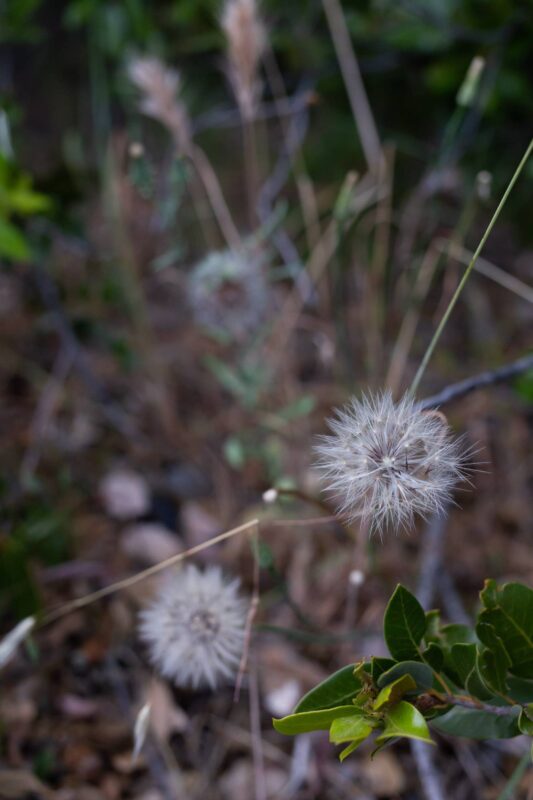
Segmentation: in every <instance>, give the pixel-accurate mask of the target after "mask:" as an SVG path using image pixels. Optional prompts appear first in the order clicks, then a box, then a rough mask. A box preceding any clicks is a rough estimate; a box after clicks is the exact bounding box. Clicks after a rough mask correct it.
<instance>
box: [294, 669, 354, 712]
mask: <svg viewBox="0 0 533 800" xmlns="http://www.w3.org/2000/svg"><path fill="white" fill-rule="evenodd" d="M355 666H356V665H355V664H350V665H348V666H347V667H343V668H342V669H339V670H337V672H334V673H333V675H330V676H329V678H326V680H325V681H322V683H319V684H318V686H315V687H314V689H311V691H309V692H307V694H306V695H304V696H303V697H302V699H301V700H300V702H299V703H298V705H297V706H296V708H295V709H294V713H295V714H300V713H302V712H304V711H316V710H318V709H323V708H332V707H333V706H341V705H344V704H345V703H346V702H347V701H349V700H351V699H352V698H353V697H355V695H356V694H357V692H358V691H359V690H360V689H361V687H362V684H361V681H360V680H359V679H358V678H356V677H355V675H354V669H355Z"/></svg>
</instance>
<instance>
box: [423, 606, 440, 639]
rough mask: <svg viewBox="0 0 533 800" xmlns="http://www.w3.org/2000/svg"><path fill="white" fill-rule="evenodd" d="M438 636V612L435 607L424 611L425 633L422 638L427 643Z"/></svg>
mask: <svg viewBox="0 0 533 800" xmlns="http://www.w3.org/2000/svg"><path fill="white" fill-rule="evenodd" d="M439 637H440V612H439V611H438V610H437V609H432V610H431V611H426V633H425V635H424V638H425V640H426V642H427V644H429V643H430V642H437V641H438V640H439Z"/></svg>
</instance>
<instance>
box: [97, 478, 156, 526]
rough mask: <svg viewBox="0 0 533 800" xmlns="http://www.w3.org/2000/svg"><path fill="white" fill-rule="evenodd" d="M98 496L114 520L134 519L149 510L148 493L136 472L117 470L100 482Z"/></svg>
mask: <svg viewBox="0 0 533 800" xmlns="http://www.w3.org/2000/svg"><path fill="white" fill-rule="evenodd" d="M99 494H100V497H101V499H102V503H103V505H104V508H105V510H106V511H107V513H108V514H109V516H111V517H114V518H115V519H135V518H136V517H141V516H142V515H143V514H146V512H147V511H148V509H149V508H150V491H149V489H148V485H147V483H146V481H145V480H144V478H143V477H142V476H141V475H139V474H138V473H137V472H133V471H132V470H127V469H117V470H113V471H112V472H109V473H108V474H107V475H106V476H105V477H104V478H103V480H102V481H101V483H100V487H99Z"/></svg>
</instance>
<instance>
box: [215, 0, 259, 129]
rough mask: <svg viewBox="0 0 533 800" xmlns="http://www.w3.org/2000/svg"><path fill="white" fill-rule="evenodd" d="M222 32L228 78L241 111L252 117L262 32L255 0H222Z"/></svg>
mask: <svg viewBox="0 0 533 800" xmlns="http://www.w3.org/2000/svg"><path fill="white" fill-rule="evenodd" d="M221 26H222V30H223V32H224V34H225V36H226V41H227V50H228V61H229V78H230V81H231V85H232V87H233V91H234V92H235V97H236V99H237V103H238V104H239V108H240V110H241V114H242V116H243V117H244V119H247V120H250V119H253V117H254V115H255V111H256V104H257V98H258V94H259V80H258V71H259V63H260V61H261V56H262V54H263V52H264V49H265V43H266V34H265V29H264V26H263V23H262V21H261V18H260V16H259V13H258V8H257V3H256V1H255V0H226V3H225V4H224V8H223V11H222V18H221Z"/></svg>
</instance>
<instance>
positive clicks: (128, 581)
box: [37, 519, 259, 628]
mask: <svg viewBox="0 0 533 800" xmlns="http://www.w3.org/2000/svg"><path fill="white" fill-rule="evenodd" d="M258 525H259V520H257V519H251V520H250V521H249V522H245V523H244V524H243V525H239V526H238V527H237V528H232V529H231V530H229V531H226V532H225V533H221V534H219V535H218V536H213V538H211V539H208V540H207V541H206V542H202V543H201V544H197V545H195V547H190V548H189V549H188V550H185V551H184V552H183V553H177V554H176V555H175V556H171V557H170V558H167V559H165V560H164V561H160V562H159V563H158V564H154V566H153V567H148V569H145V570H143V571H142V572H137V573H136V574H135V575H130V576H129V577H128V578H124V579H123V580H121V581H116V583H112V584H110V585H109V586H104V588H103V589H98V590H97V591H96V592H91V593H90V594H86V595H84V596H83V597H78V598H76V599H75V600H71V601H70V602H69V603H65V605H62V606H60V607H59V608H56V609H53V610H52V611H49V612H48V613H47V614H45V615H44V616H43V617H42V618H41V619H40V620H39V623H38V625H37V627H38V628H42V627H43V625H48V624H49V623H50V622H55V620H56V619H60V618H61V617H64V616H65V615H66V614H70V613H71V611H75V610H77V609H78V608H84V607H85V606H88V605H90V604H91V603H94V602H96V601H97V600H101V599H102V598H103V597H107V596H108V595H110V594H114V593H115V592H118V591H120V590H121V589H126V588H128V587H129V586H133V585H134V584H136V583H139V581H142V580H144V579H145V578H149V577H150V576H151V575H155V574H156V573H157V572H160V571H161V570H162V569H166V567H171V566H173V565H174V564H177V563H179V562H180V561H184V560H185V559H186V558H189V557H190V556H193V555H195V554H196V553H200V552H201V551H202V550H207V548H208V547H212V546H213V545H214V544H218V543H219V542H223V541H225V540H226V539H230V538H232V537H233V536H236V535H237V534H239V533H244V532H245V531H249V530H252V529H254V530H257V529H258Z"/></svg>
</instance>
